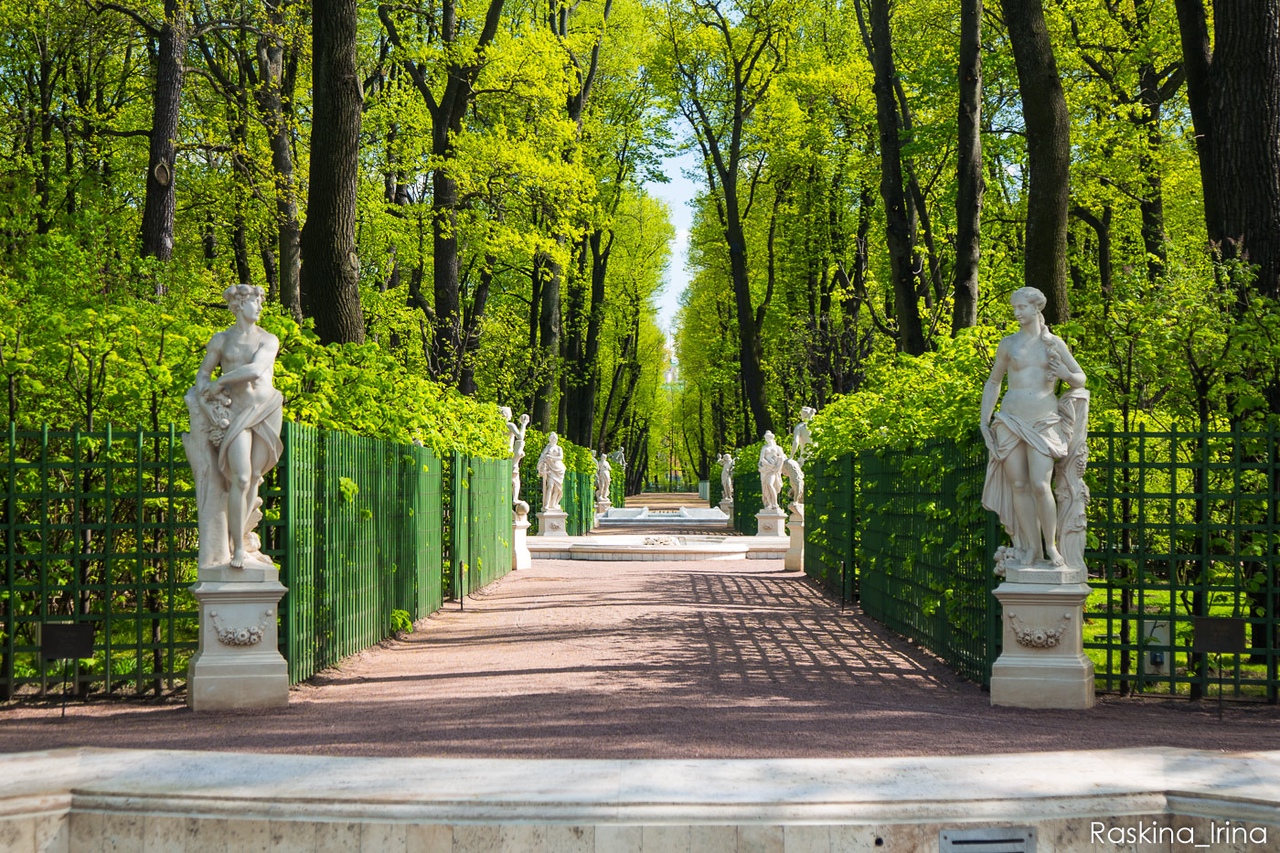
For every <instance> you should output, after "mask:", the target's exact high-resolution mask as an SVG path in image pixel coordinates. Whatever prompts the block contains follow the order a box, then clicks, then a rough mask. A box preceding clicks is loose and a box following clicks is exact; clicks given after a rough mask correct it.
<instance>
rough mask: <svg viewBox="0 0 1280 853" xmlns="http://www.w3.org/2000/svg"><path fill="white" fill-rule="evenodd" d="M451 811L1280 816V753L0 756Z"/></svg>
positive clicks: (242, 811)
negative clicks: (793, 756) (672, 757)
mask: <svg viewBox="0 0 1280 853" xmlns="http://www.w3.org/2000/svg"><path fill="white" fill-rule="evenodd" d="M68 810H70V811H79V810H92V811H114V812H139V813H147V814H172V815H188V816H198V817H217V816H235V817H237V818H264V819H291V820H293V819H303V818H307V819H319V820H356V821H360V820H363V821H369V820H377V821H418V822H423V821H428V822H429V821H448V822H450V823H466V822H477V823H520V822H538V823H572V824H584V823H589V824H611V823H617V824H633V823H655V822H681V823H688V824H699V823H708V824H711V823H726V822H732V823H769V824H778V823H783V824H788V823H920V822H924V821H929V822H937V821H939V820H942V821H955V822H974V821H1023V822H1036V821H1042V820H1052V819H1061V818H1079V817H1095V816H1099V815H1111V816H1120V815H1145V814H1158V813H1167V814H1178V815H1185V816H1192V817H1204V818H1218V819H1224V818H1225V819H1232V820H1241V821H1252V822H1257V823H1269V824H1280V752H1252V753H1221V752H1209V751H1198V750H1185V749H1151V748H1149V749H1133V750H1107V751H1084V752H1046V753H1022V754H1011V755H983V756H959V757H920V758H866V759H771V760H688V761H673V760H654V761H647V760H582V761H577V760H545V761H537V760H522V759H453V758H399V759H397V758H343V757H326V756H304V755H270V754H238V753H218V752H194V751H172V750H111V749H94V748H80V749H63V750H55V751H47V752H30V753H18V754H10V755H5V756H0V815H5V816H17V815H22V814H36V813H56V812H64V813H65V812H66V811H68Z"/></svg>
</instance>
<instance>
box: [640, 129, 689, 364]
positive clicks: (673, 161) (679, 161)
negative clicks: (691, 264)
mask: <svg viewBox="0 0 1280 853" xmlns="http://www.w3.org/2000/svg"><path fill="white" fill-rule="evenodd" d="M697 165H698V160H697V158H696V157H694V155H693V154H692V153H686V154H682V155H680V156H679V157H670V158H668V159H667V160H666V162H665V164H664V168H665V172H666V175H667V177H668V178H669V181H668V183H665V184H659V183H655V182H649V183H646V184H645V185H644V188H645V192H647V193H649V195H651V196H652V197H654V198H657V199H661V200H662V201H664V202H666V204H667V207H668V208H670V210H671V224H672V225H673V226H674V227H675V239H674V240H673V241H672V244H671V265H670V266H669V267H668V269H667V276H666V284H665V285H664V287H663V289H662V293H661V294H660V295H659V297H658V326H659V327H660V328H661V329H662V330H663V331H665V332H666V333H667V338H668V340H670V338H671V336H672V335H673V334H674V333H675V321H676V312H677V311H678V310H680V294H681V293H683V292H684V289H685V287H686V286H687V285H688V284H689V271H688V270H687V269H686V268H685V266H686V264H687V262H688V250H689V231H690V229H691V228H692V227H693V208H692V207H691V206H690V203H691V202H692V201H693V197H694V196H695V195H696V194H697V192H698V188H699V186H700V185H699V184H697V183H695V182H694V181H693V180H691V179H690V178H689V177H687V176H686V174H685V173H687V172H689V171H691V170H692V169H694V168H696V167H697Z"/></svg>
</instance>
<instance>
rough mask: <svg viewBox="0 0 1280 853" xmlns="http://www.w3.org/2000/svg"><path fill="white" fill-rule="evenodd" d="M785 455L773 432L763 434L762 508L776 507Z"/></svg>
mask: <svg viewBox="0 0 1280 853" xmlns="http://www.w3.org/2000/svg"><path fill="white" fill-rule="evenodd" d="M786 461H787V455H786V453H784V452H783V451H782V448H781V447H779V446H778V443H777V442H776V441H774V438H773V432H772V431H766V432H765V434H764V447H762V448H760V496H761V498H762V499H763V502H764V509H773V510H776V509H778V493H779V492H781V491H782V464H783V463H784V462H786Z"/></svg>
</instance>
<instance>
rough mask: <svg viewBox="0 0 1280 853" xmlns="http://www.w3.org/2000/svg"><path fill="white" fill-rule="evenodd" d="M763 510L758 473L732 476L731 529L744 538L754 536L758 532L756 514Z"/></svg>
mask: <svg viewBox="0 0 1280 853" xmlns="http://www.w3.org/2000/svg"><path fill="white" fill-rule="evenodd" d="M762 509H764V495H763V494H762V493H761V491H760V472H759V471H744V472H742V473H741V474H739V473H737V472H735V473H734V475H733V529H734V530H736V531H738V532H739V533H741V534H743V535H746V536H755V535H756V533H757V532H758V531H759V530H760V520H759V519H758V518H756V513H758V512H759V511H760V510H762Z"/></svg>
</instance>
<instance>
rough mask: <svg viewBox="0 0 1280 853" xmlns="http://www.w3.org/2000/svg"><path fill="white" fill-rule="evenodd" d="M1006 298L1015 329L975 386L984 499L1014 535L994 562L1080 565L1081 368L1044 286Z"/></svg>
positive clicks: (1084, 401)
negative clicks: (1047, 315)
mask: <svg viewBox="0 0 1280 853" xmlns="http://www.w3.org/2000/svg"><path fill="white" fill-rule="evenodd" d="M1010 301H1011V302H1012V304H1013V316H1014V318H1015V319H1016V320H1017V321H1018V326H1019V328H1018V331H1017V332H1015V333H1014V334H1012V335H1009V336H1008V337H1006V338H1004V340H1002V341H1000V346H999V348H998V349H997V350H996V358H995V363H994V365H993V366H992V368H991V376H990V377H989V378H988V379H987V383H986V385H985V386H984V387H983V391H982V415H981V424H980V428H981V430H982V438H983V441H984V442H986V445H987V450H988V452H989V454H990V455H989V457H988V463H987V479H986V484H985V486H984V488H983V492H982V505H983V506H984V507H986V508H987V509H989V510H992V511H993V512H995V513H996V514H997V515H999V517H1000V523H1001V524H1002V525H1003V526H1004V528H1005V530H1006V531H1007V532H1008V534H1009V538H1010V539H1011V540H1012V543H1013V544H1012V546H1011V547H1009V548H1005V549H1002V551H1001V552H1000V554H999V556H998V558H997V562H998V563H999V567H1000V568H1001V569H1009V568H1022V567H1027V568H1031V567H1063V566H1066V567H1069V568H1073V569H1083V568H1084V539H1085V514H1084V513H1085V509H1084V507H1085V503H1086V502H1087V501H1088V498H1089V490H1088V487H1087V486H1085V483H1084V469H1085V464H1086V462H1087V461H1088V448H1087V446H1086V443H1085V439H1086V438H1087V436H1088V415H1089V392H1088V391H1086V390H1085V387H1084V385H1085V375H1084V372H1083V371H1081V369H1080V365H1079V364H1077V363H1076V360H1075V358H1074V357H1073V356H1072V355H1071V352H1070V351H1069V350H1068V349H1067V345H1066V344H1065V343H1064V342H1063V341H1062V339H1061V338H1059V337H1058V336H1057V335H1054V334H1053V333H1052V332H1050V331H1049V327H1048V325H1047V324H1046V323H1045V321H1044V315H1043V313H1042V312H1043V309H1044V306H1045V297H1044V294H1043V293H1041V292H1040V291H1039V290H1037V289H1036V288H1034V287H1023V288H1020V289H1018V290H1015V291H1014V292H1013V294H1012V296H1011V297H1010ZM1006 379H1007V382H1008V388H1007V390H1005V393H1004V396H1003V398H1001V396H1000V391H1001V386H1002V384H1003V383H1004V381H1005V380H1006ZM1059 381H1061V382H1063V383H1065V385H1066V386H1067V391H1066V392H1065V393H1064V394H1063V395H1062V396H1061V397H1058V396H1056V394H1055V389H1056V386H1057V384H1058V382H1059ZM997 400H999V402H1000V410H999V411H998V412H996V411H995V406H996V401H997Z"/></svg>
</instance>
